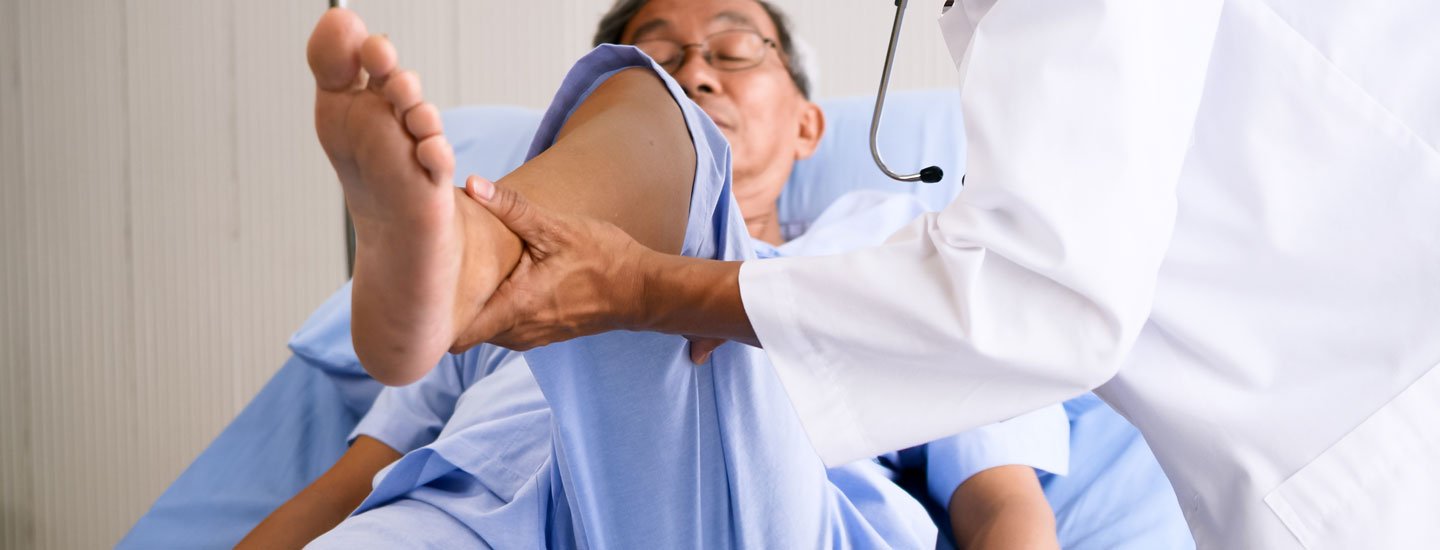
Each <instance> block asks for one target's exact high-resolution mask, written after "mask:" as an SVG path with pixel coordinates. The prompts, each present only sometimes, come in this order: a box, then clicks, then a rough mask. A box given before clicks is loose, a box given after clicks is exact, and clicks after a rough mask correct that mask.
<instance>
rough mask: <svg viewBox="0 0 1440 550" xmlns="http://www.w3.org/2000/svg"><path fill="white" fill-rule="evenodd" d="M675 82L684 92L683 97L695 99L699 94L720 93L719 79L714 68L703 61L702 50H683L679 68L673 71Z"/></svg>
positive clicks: (703, 52) (703, 53)
mask: <svg viewBox="0 0 1440 550" xmlns="http://www.w3.org/2000/svg"><path fill="white" fill-rule="evenodd" d="M671 76H673V77H675V81H676V82H678V83H680V87H681V88H683V89H684V90H685V95H688V96H690V97H692V98H693V97H696V96H698V95H701V94H717V93H720V78H719V75H718V74H716V71H715V68H714V67H711V66H710V63H709V62H706V61H705V51H704V49H702V48H685V56H684V57H683V58H682V60H681V63H680V68H679V69H676V70H675V74H673V75H671Z"/></svg>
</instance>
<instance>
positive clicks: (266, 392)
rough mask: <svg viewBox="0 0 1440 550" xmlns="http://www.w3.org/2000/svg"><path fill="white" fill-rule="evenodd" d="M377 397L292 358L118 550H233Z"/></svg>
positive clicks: (316, 470)
mask: <svg viewBox="0 0 1440 550" xmlns="http://www.w3.org/2000/svg"><path fill="white" fill-rule="evenodd" d="M378 391H379V383H378V382H375V381H374V380H368V379H360V378H358V377H347V376H343V375H342V376H332V375H331V374H328V373H327V372H326V371H325V370H323V369H321V368H317V366H316V365H315V364H313V363H311V362H309V361H307V360H306V359H304V358H301V357H298V356H294V357H291V358H290V360H289V361H286V362H285V366H283V367H281V368H280V372H278V373H276V374H275V377H274V378H272V379H271V380H270V382H269V383H267V384H266V385H265V387H264V388H263V389H261V390H260V394H259V395H257V396H255V399H254V400H253V401H251V402H250V404H249V405H248V406H246V407H245V410H244V411H241V413H240V416H238V417H236V418H235V420H234V421H233V422H231V423H230V426H228V427H226V428H225V431H224V432H221V434H220V436H219V437H217V438H215V441H214V442H212V443H211V444H210V447H209V448H207V449H205V451H204V452H203V453H201V454H200V456H199V457H198V458H196V459H195V462H194V463H192V464H191V465H190V467H189V468H187V469H186V470H185V472H184V473H182V474H180V477H179V479H176V480H175V483H174V484H172V485H170V488H169V489H167V490H166V491H165V493H164V494H162V495H160V498H159V500H157V501H156V502H155V505H154V506H153V507H151V508H150V511H149V512H148V513H146V514H145V516H144V517H142V518H140V521H139V522H138V523H136V524H135V526H134V527H133V528H131V530H130V533H129V534H127V535H125V538H123V539H121V541H120V543H119V544H118V545H117V547H118V548H134V549H154V548H230V547H232V546H234V545H235V543H237V542H239V541H240V539H241V538H244V536H245V534H246V533H248V532H250V529H252V528H254V527H255V525H256V524H259V523H260V520H262V519H264V518H265V516H266V515H269V514H270V512H271V511H273V510H274V509H275V508H276V507H278V506H280V504H281V503H284V502H285V501H286V500H288V499H289V498H290V497H291V496H294V495H295V493H296V492H298V491H299V490H300V489H301V488H303V487H305V486H306V485H309V484H310V482H311V481H314V480H315V478H317V477H319V476H320V474H321V473H323V472H324V471H325V470H326V469H328V468H330V466H331V465H332V464H334V463H335V461H336V460H338V459H339V458H340V455H341V454H343V453H344V452H345V449H346V444H345V436H346V435H347V434H349V433H350V430H351V429H352V428H354V427H355V423H356V422H358V421H359V419H360V416H361V414H362V413H363V412H364V411H358V412H357V411H356V410H354V409H353V408H352V405H360V406H363V407H364V408H365V409H368V408H369V403H367V402H365V401H366V399H365V397H364V396H365V395H367V394H368V395H369V399H370V400H373V399H374V396H375V393H376V392H378ZM347 395H349V396H351V399H349V400H347V399H346V398H345V396H347Z"/></svg>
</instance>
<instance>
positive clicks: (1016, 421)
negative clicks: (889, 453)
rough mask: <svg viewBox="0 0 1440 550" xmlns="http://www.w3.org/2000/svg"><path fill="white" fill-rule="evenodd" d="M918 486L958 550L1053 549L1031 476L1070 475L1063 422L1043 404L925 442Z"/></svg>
mask: <svg viewBox="0 0 1440 550" xmlns="http://www.w3.org/2000/svg"><path fill="white" fill-rule="evenodd" d="M924 451H925V485H926V493H927V496H929V498H930V500H931V501H934V502H936V503H940V504H947V506H946V510H947V512H948V513H949V517H950V529H951V532H952V534H953V535H954V537H955V546H956V548H959V549H962V550H964V549H975V548H1006V549H1008V548H1046V549H1053V548H1058V545H1059V542H1058V539H1057V533H1056V531H1055V513H1054V511H1053V510H1051V509H1050V503H1049V502H1048V501H1047V500H1046V498H1045V493H1044V491H1043V490H1042V489H1041V486H1040V480H1039V476H1038V475H1037V473H1038V472H1046V473H1049V474H1053V475H1060V476H1063V475H1066V474H1068V473H1069V472H1070V419H1069V416H1068V415H1067V413H1066V412H1065V409H1064V408H1063V407H1062V406H1060V405H1051V406H1049V407H1045V408H1042V409H1039V410H1035V411H1031V412H1029V413H1026V414H1022V415H1020V416H1017V417H1015V418H1011V419H1009V420H1006V421H1004V422H997V423H995V424H989V425H985V426H981V427H979V428H976V429H973V430H969V431H966V432H961V433H958V434H955V435H952V436H949V437H946V438H943V439H937V440H935V441H931V442H929V443H926V444H925V447H924Z"/></svg>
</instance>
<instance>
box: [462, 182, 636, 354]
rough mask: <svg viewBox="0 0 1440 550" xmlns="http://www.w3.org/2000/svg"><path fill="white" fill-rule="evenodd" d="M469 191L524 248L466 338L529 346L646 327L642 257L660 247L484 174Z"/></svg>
mask: <svg viewBox="0 0 1440 550" xmlns="http://www.w3.org/2000/svg"><path fill="white" fill-rule="evenodd" d="M465 192H466V194H467V195H469V196H470V198H472V199H475V200H476V202H479V203H480V204H481V205H482V206H483V207H484V208H485V209H487V210H489V211H490V212H491V213H492V214H494V215H495V216H496V217H497V218H499V219H500V221H501V223H503V224H505V226H506V227H508V228H509V229H510V230H511V231H513V232H514V233H515V234H516V236H518V237H519V238H520V240H521V241H523V243H524V247H523V249H522V250H521V252H520V262H519V264H517V265H516V266H515V269H514V270H513V271H511V272H510V275H509V276H508V277H507V278H506V279H505V280H504V281H503V282H501V283H500V286H499V287H498V288H497V289H496V290H495V293H494V294H493V295H491V297H490V299H489V300H488V301H486V302H485V305H484V306H483V307H482V308H481V311H480V313H479V314H478V315H477V316H476V318H475V319H474V320H472V321H471V322H470V324H469V326H467V327H466V328H465V329H464V330H462V331H461V335H460V339H459V341H460V342H466V343H470V344H474V343H480V342H487V343H491V344H496V345H499V346H503V347H506V348H510V349H513V350H519V351H524V350H528V349H533V348H536V347H539V346H543V345H546V344H551V343H555V342H562V341H565V340H570V339H572V338H579V337H581V336H588V335H591V334H597V333H601V332H606V331H610V330H623V329H635V328H637V327H638V325H639V324H640V323H639V320H640V319H641V318H643V316H644V312H643V306H642V303H643V294H644V289H643V286H644V281H643V276H642V273H641V271H640V269H639V263H640V261H641V258H642V257H643V256H644V255H645V254H657V253H656V252H654V251H652V250H650V249H648V248H646V247H645V246H643V245H641V244H640V243H638V242H636V241H635V240H634V239H632V238H631V237H630V235H628V234H626V233H625V232H624V231H622V230H621V229H620V228H618V227H616V226H614V225H613V224H609V223H606V222H603V221H599V220H595V219H591V218H587V217H584V216H578V215H564V214H560V213H557V212H554V211H551V210H549V209H546V208H544V207H541V206H538V205H535V204H533V203H531V202H530V201H528V200H526V199H525V198H524V197H523V196H521V195H520V194H519V193H517V192H516V191H515V190H513V189H509V188H507V187H503V186H500V185H496V184H494V183H492V182H490V181H488V180H485V179H483V178H480V177H478V176H470V178H469V179H468V180H466V182H465Z"/></svg>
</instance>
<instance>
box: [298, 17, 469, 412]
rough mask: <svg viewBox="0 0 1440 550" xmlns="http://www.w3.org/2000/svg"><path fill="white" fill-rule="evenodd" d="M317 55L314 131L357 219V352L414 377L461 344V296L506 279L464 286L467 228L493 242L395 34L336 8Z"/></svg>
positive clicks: (319, 31) (391, 377) (384, 378)
mask: <svg viewBox="0 0 1440 550" xmlns="http://www.w3.org/2000/svg"><path fill="white" fill-rule="evenodd" d="M307 56H308V58H309V61H310V69H311V71H313V72H314V74H315V81H316V84H317V90H316V94H315V131H316V133H317V134H319V137H320V143H321V145H323V146H324V148H325V153H326V154H327V155H328V156H329V157H330V162H331V163H332V164H333V165H334V166H335V171H336V172H337V173H338V174H339V176H340V183H341V187H342V188H343V189H344V192H345V204H346V207H347V208H349V210H350V215H351V217H352V218H353V219H354V222H355V234H356V256H355V284H354V292H353V297H352V308H353V309H352V314H351V315H352V332H353V335H354V339H355V351H356V353H357V355H359V357H360V361H361V363H362V364H363V365H364V366H365V368H366V370H367V371H369V372H370V374H371V375H372V376H374V377H375V378H376V379H377V380H380V381H381V382H384V383H386V384H391V385H396V384H406V383H409V382H412V381H414V380H417V379H419V378H420V377H421V376H423V375H424V374H425V373H426V372H428V371H429V369H430V368H432V367H433V366H434V365H435V363H436V361H438V360H439V358H440V356H441V355H442V354H443V353H444V352H445V351H446V350H447V349H449V348H450V347H451V345H452V343H453V341H454V339H455V331H456V324H457V322H456V319H455V317H456V315H457V312H456V308H455V305H456V303H457V294H459V295H460V296H459V299H461V300H466V301H478V302H483V301H484V300H485V299H486V298H488V297H489V294H490V293H491V292H492V291H493V289H494V286H495V284H496V283H498V275H497V276H493V277H479V279H480V280H478V281H477V280H471V281H467V282H468V283H469V284H467V286H466V288H463V289H462V288H459V285H460V273H461V269H462V262H463V261H464V258H463V256H464V255H465V253H466V246H465V245H466V236H467V232H468V233H471V234H472V235H471V239H472V240H480V241H483V240H484V239H476V238H475V237H476V236H475V235H473V233H474V231H473V230H467V224H466V223H465V221H466V220H465V218H466V216H467V215H468V214H467V211H471V210H473V209H469V208H466V207H461V206H460V205H458V204H457V201H456V200H455V196H456V194H457V193H458V191H457V189H456V188H455V187H454V185H453V184H452V183H451V180H452V176H453V172H454V167H455V160H454V153H453V151H452V149H451V147H450V144H449V143H448V142H446V140H445V136H444V135H443V134H442V133H441V125H440V114H439V112H438V111H437V110H436V108H435V106H434V105H431V104H429V103H426V102H424V99H423V97H422V96H421V93H420V80H419V78H418V77H417V76H416V75H415V73H413V72H407V71H400V70H398V69H397V66H396V65H397V56H396V53H395V48H394V47H393V46H392V45H391V43H390V41H389V40H387V39H386V38H385V37H383V36H370V35H369V34H368V33H367V32H366V30H365V24H364V23H363V22H362V21H361V20H360V18H359V16H357V15H356V14H355V13H354V12H351V11H349V10H345V9H332V10H330V11H328V12H326V13H325V15H324V16H323V17H322V18H321V19H320V22H319V24H317V25H316V26H315V31H314V33H313V34H312V35H311V37H310V43H309V47H308V48H307ZM367 75H368V77H367ZM457 208H466V209H465V210H457ZM472 244H475V243H472ZM491 271H494V270H493V269H492V270H491ZM467 279H473V278H472V277H471V276H470V275H469V274H467ZM490 279H494V280H493V281H492V280H490ZM487 286H488V288H486V287H487Z"/></svg>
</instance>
